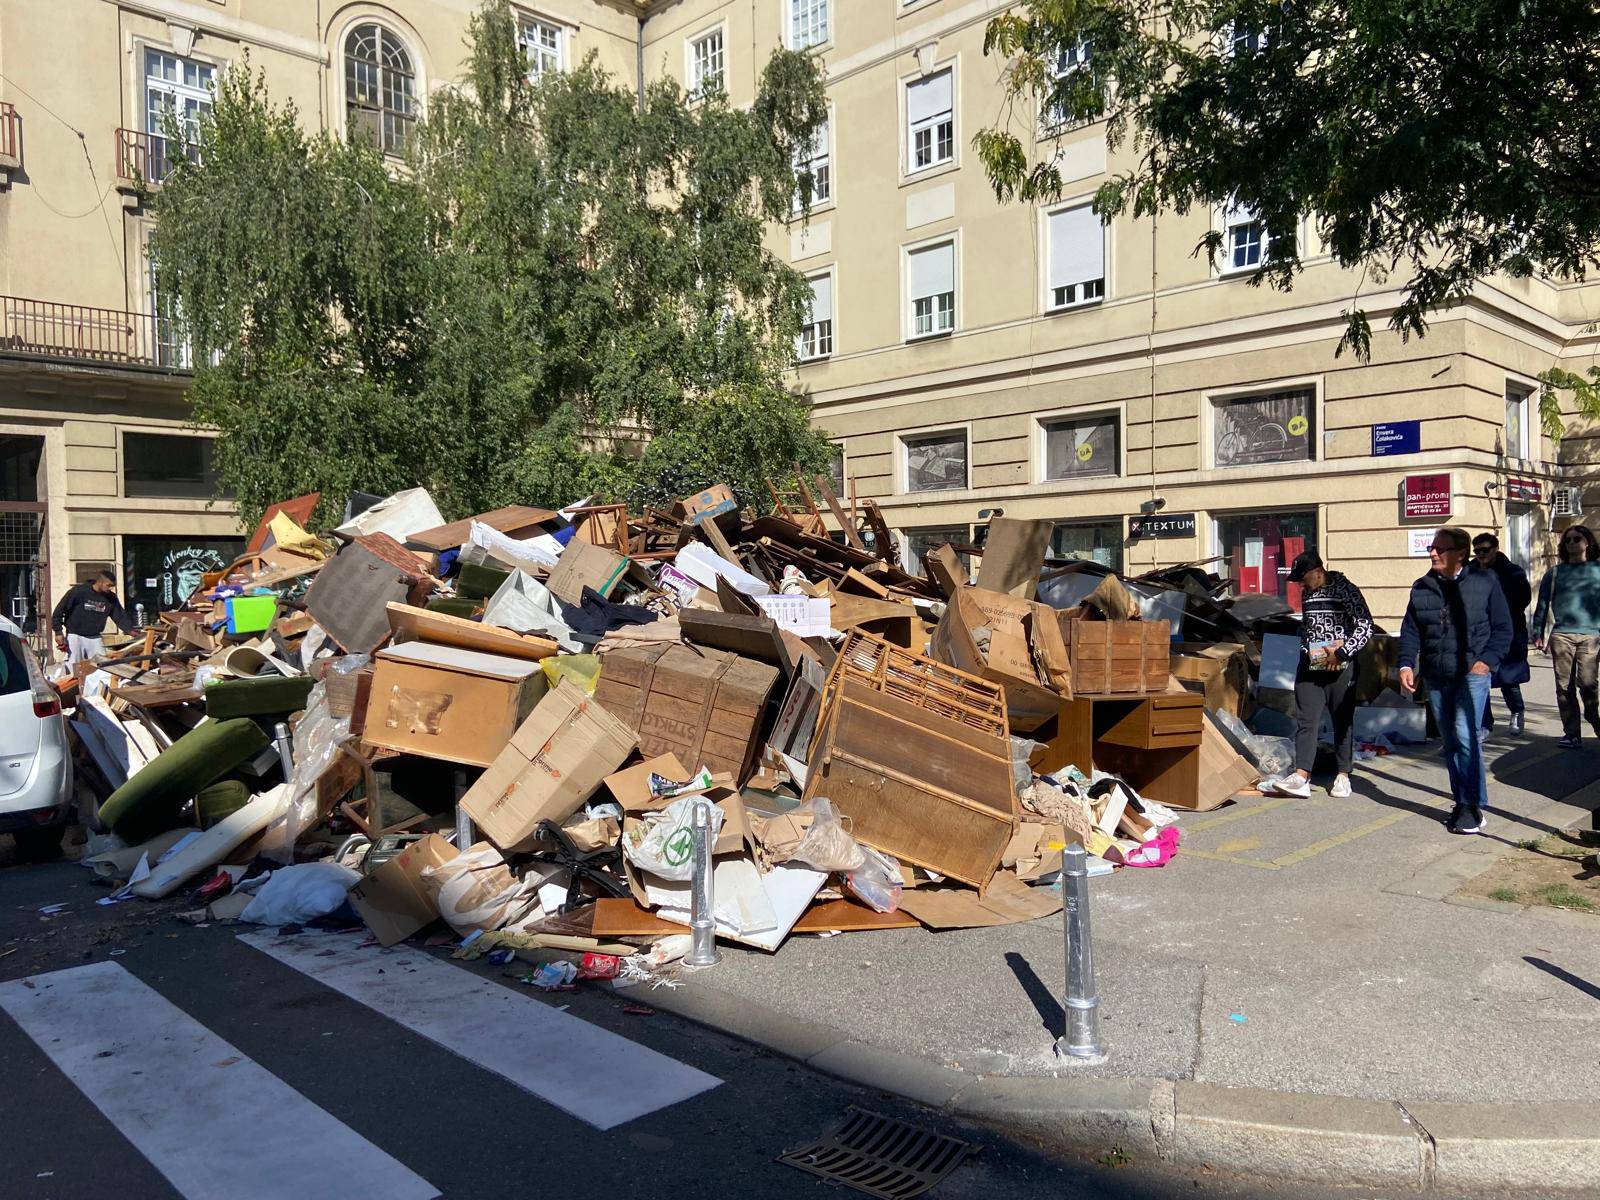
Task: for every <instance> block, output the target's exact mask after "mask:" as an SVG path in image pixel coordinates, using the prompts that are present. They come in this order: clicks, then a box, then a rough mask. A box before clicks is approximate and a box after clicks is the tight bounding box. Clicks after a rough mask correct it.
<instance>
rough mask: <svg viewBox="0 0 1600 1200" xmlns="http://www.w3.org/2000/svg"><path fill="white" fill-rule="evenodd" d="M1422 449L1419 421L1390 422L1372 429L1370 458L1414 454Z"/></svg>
mask: <svg viewBox="0 0 1600 1200" xmlns="http://www.w3.org/2000/svg"><path fill="white" fill-rule="evenodd" d="M1421 449H1422V422H1421V421H1390V422H1389V423H1388V424H1385V425H1374V426H1373V427H1372V457H1373V458H1387V457H1389V455H1391V454H1415V453H1417V452H1418V451H1419V450H1421Z"/></svg>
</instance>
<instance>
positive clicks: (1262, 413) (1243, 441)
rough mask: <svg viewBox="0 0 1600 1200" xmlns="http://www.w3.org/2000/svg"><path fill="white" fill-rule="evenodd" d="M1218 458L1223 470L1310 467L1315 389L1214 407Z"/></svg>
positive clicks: (1230, 400)
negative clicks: (1287, 464)
mask: <svg viewBox="0 0 1600 1200" xmlns="http://www.w3.org/2000/svg"><path fill="white" fill-rule="evenodd" d="M1213 405H1214V408H1213V420H1212V434H1213V437H1214V441H1213V443H1212V449H1213V457H1214V460H1215V462H1216V465H1217V466H1219V467H1247V466H1253V465H1255V464H1257V463H1285V462H1309V461H1311V459H1313V458H1314V457H1315V455H1314V454H1313V453H1312V447H1313V446H1314V445H1315V442H1314V441H1313V437H1312V433H1313V430H1312V425H1313V422H1314V420H1315V418H1316V406H1317V395H1316V389H1315V388H1309V387H1305V388H1293V389H1291V390H1288V391H1281V392H1266V393H1262V394H1260V395H1254V396H1230V397H1228V398H1226V399H1221V400H1216V401H1213Z"/></svg>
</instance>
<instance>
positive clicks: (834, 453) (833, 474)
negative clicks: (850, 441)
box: [828, 442, 845, 496]
mask: <svg viewBox="0 0 1600 1200" xmlns="http://www.w3.org/2000/svg"><path fill="white" fill-rule="evenodd" d="M828 482H829V483H830V484H832V485H833V494H834V495H836V496H842V495H844V494H845V486H844V484H845V479H844V443H843V442H833V443H831V444H830V445H829V446H828Z"/></svg>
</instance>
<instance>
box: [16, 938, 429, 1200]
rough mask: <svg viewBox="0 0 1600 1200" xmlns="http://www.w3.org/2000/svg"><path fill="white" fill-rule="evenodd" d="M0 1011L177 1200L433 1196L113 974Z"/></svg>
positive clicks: (393, 1163)
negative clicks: (175, 1192)
mask: <svg viewBox="0 0 1600 1200" xmlns="http://www.w3.org/2000/svg"><path fill="white" fill-rule="evenodd" d="M0 1009H3V1010H4V1011H5V1012H7V1013H9V1014H10V1015H11V1017H12V1018H13V1019H14V1020H15V1021H16V1023H17V1024H18V1025H20V1026H21V1027H22V1031H23V1032H24V1033H26V1034H27V1035H28V1036H29V1037H30V1038H32V1039H33V1040H34V1042H35V1043H37V1044H38V1046H39V1049H41V1050H43V1051H44V1052H45V1054H47V1055H48V1056H49V1057H50V1060H51V1061H52V1062H54V1063H55V1065H56V1066H57V1067H59V1068H60V1070H61V1071H62V1073H63V1074H65V1075H66V1077H67V1078H68V1079H70V1080H71V1081H72V1083H73V1084H74V1086H76V1087H77V1088H78V1090H79V1091H81V1092H82V1093H83V1094H84V1095H85V1096H87V1097H88V1098H89V1100H90V1101H91V1102H92V1103H93V1104H94V1106H95V1107H96V1108H98V1109H99V1110H100V1111H101V1112H102V1113H104V1114H105V1117H106V1119H107V1120H108V1121H110V1122H111V1124H112V1125H114V1126H116V1128H117V1130H118V1131H119V1132H120V1133H121V1134H122V1135H123V1136H124V1137H126V1138H127V1139H128V1140H129V1141H130V1142H132V1143H133V1145H134V1148H135V1149H136V1150H138V1151H139V1153H140V1154H142V1155H144V1157H145V1158H147V1159H149V1160H150V1163H151V1165H152V1166H154V1167H155V1169H156V1170H158V1171H160V1172H161V1174H162V1175H164V1176H166V1178H167V1181H168V1182H169V1183H171V1184H172V1186H173V1187H174V1188H176V1189H177V1190H178V1191H179V1192H180V1193H181V1194H182V1195H183V1196H184V1197H185V1198H186V1200H215V1198H217V1197H227V1200H284V1197H293V1200H352V1198H355V1197H361V1198H364V1200H365V1198H370V1200H432V1198H433V1197H436V1196H438V1195H439V1194H440V1193H439V1190H438V1189H437V1188H435V1187H434V1186H433V1185H432V1184H431V1183H429V1182H428V1181H427V1180H426V1179H423V1178H422V1177H421V1176H419V1175H416V1174H413V1173H412V1172H411V1171H410V1170H409V1169H408V1168H407V1167H406V1166H405V1165H404V1164H403V1163H401V1162H399V1161H398V1160H396V1159H394V1158H391V1157H390V1156H389V1155H388V1154H386V1153H384V1152H383V1151H382V1150H380V1149H379V1148H378V1147H377V1146H374V1145H373V1144H372V1143H371V1142H369V1141H367V1140H366V1139H365V1138H363V1137H362V1136H361V1135H360V1134H358V1133H356V1131H355V1130H353V1129H351V1128H350V1127H349V1126H348V1125H345V1124H344V1123H343V1122H342V1121H340V1120H338V1119H337V1118H335V1117H334V1116H332V1115H331V1114H330V1113H328V1112H326V1111H325V1110H323V1109H321V1108H319V1107H317V1105H315V1104H313V1103H312V1102H311V1101H309V1100H307V1099H306V1098H305V1097H304V1096H302V1095H301V1094H300V1093H299V1092H297V1091H295V1090H294V1089H293V1088H292V1087H290V1086H289V1085H288V1084H286V1083H284V1082H283V1080H281V1079H279V1078H278V1077H277V1076H276V1075H273V1074H272V1073H271V1072H270V1071H268V1070H267V1069H266V1068H264V1067H262V1066H261V1065H259V1064H258V1063H256V1062H254V1061H253V1060H251V1059H249V1058H247V1057H245V1056H244V1055H243V1054H241V1053H240V1052H239V1051H238V1050H236V1049H235V1048H234V1047H233V1046H231V1045H229V1044H228V1043H227V1042H225V1041H223V1040H222V1039H221V1038H220V1037H218V1036H217V1035H216V1034H214V1033H212V1032H211V1031H210V1030H209V1029H207V1028H206V1027H205V1026H204V1025H202V1024H200V1023H199V1022H198V1021H196V1020H195V1019H194V1018H192V1017H190V1016H188V1015H187V1014H186V1013H184V1012H183V1011H182V1010H181V1009H179V1008H177V1007H176V1006H174V1005H173V1004H172V1003H171V1002H170V1001H168V1000H167V999H166V998H165V997H164V996H162V995H161V994H160V993H159V992H157V991H155V990H154V989H153V988H151V987H150V986H149V985H147V984H145V983H144V982H142V981H141V980H139V979H138V978H136V977H135V976H133V975H131V974H129V973H128V972H127V971H125V970H124V969H123V968H122V967H121V966H120V965H119V964H117V963H113V962H103V963H92V964H90V965H88V966H82V967H72V968H70V969H68V970H65V971H54V972H51V973H49V974H46V975H34V976H31V977H30V978H28V979H26V980H13V981H12V982H10V983H5V984H0Z"/></svg>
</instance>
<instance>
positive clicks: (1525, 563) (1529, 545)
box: [1500, 504, 1534, 573]
mask: <svg viewBox="0 0 1600 1200" xmlns="http://www.w3.org/2000/svg"><path fill="white" fill-rule="evenodd" d="M1500 549H1502V550H1504V551H1505V554H1506V557H1507V558H1509V559H1510V560H1511V561H1512V562H1514V563H1516V564H1517V566H1519V567H1521V568H1522V569H1523V570H1524V571H1528V572H1530V573H1531V572H1533V571H1534V562H1533V509H1532V508H1531V507H1530V506H1528V505H1526V504H1515V505H1512V504H1508V505H1506V536H1505V541H1504V542H1503V543H1502V544H1501V546H1500Z"/></svg>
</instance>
